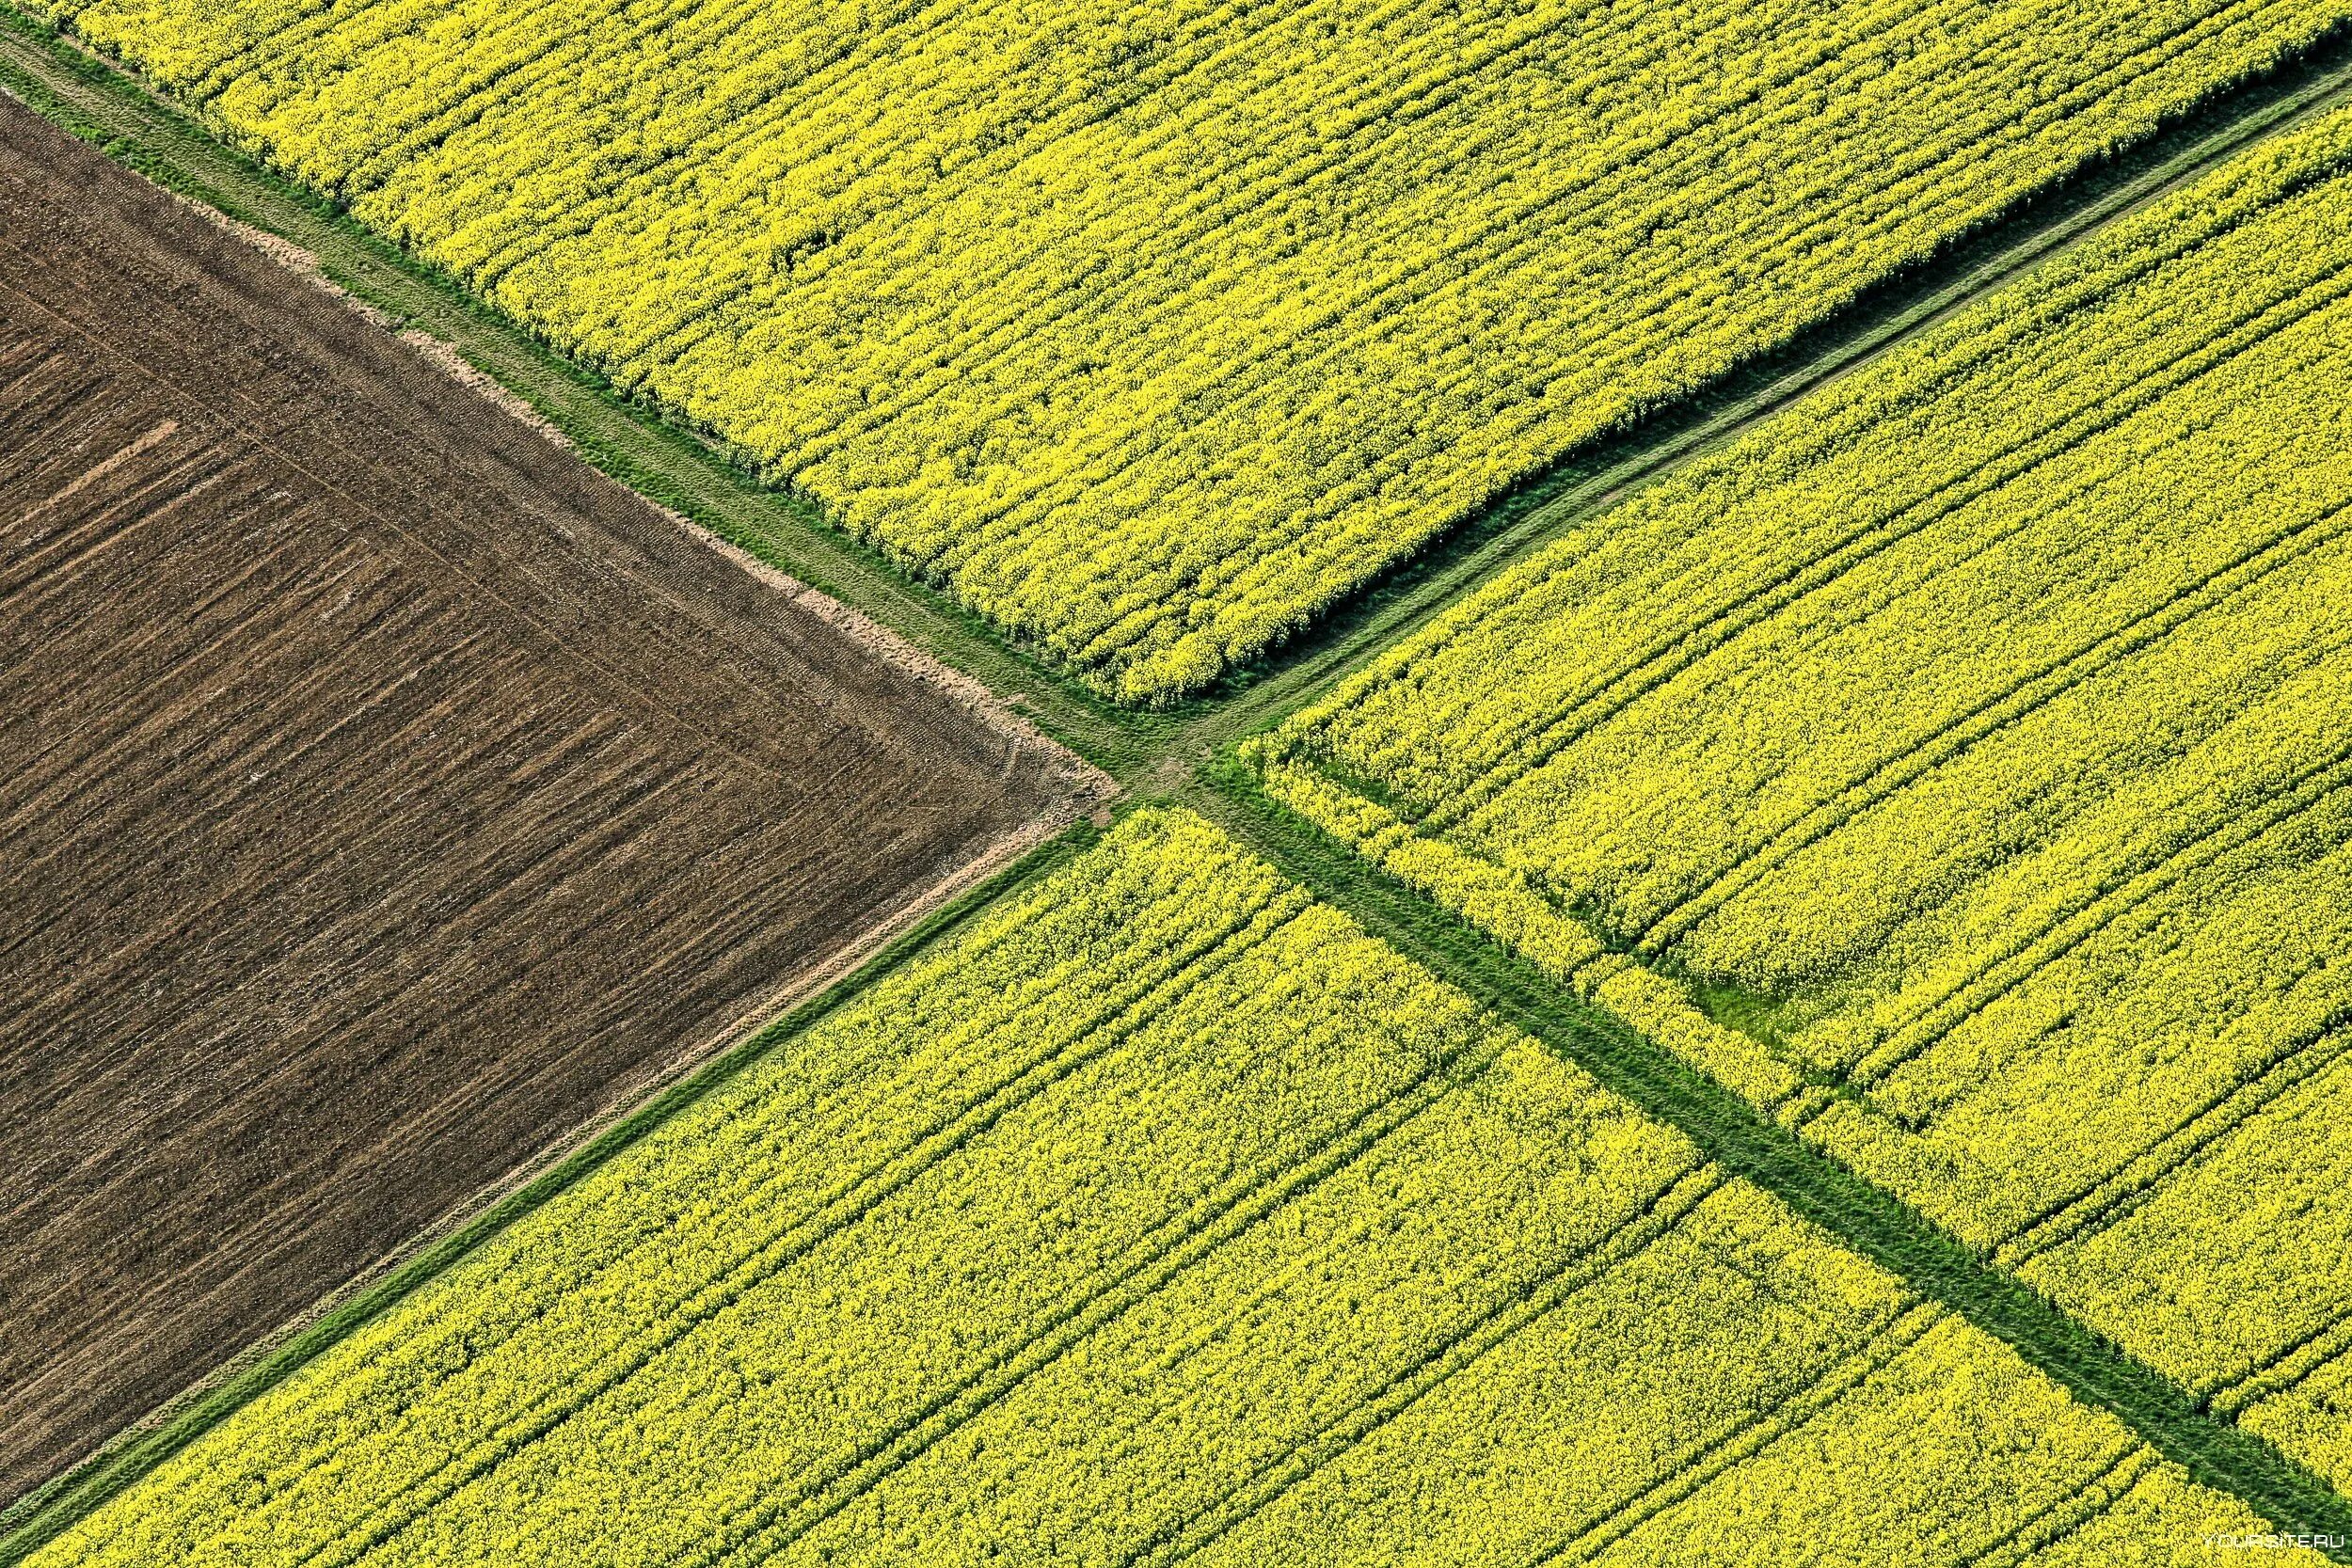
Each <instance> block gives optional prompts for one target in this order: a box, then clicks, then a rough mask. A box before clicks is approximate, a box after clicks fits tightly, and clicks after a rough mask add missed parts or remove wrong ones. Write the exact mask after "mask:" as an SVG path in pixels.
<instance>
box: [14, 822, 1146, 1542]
mask: <svg viewBox="0 0 2352 1568" xmlns="http://www.w3.org/2000/svg"><path fill="white" fill-rule="evenodd" d="M1101 837H1102V830H1101V829H1100V828H1098V827H1097V826H1095V825H1094V824H1093V823H1091V822H1089V821H1083V820H1082V821H1080V822H1078V823H1076V824H1074V825H1073V826H1072V827H1070V828H1068V829H1066V830H1065V831H1063V832H1061V833H1060V834H1058V835H1057V836H1056V837H1055V838H1053V839H1050V840H1048V841H1047V842H1045V843H1044V844H1041V845H1040V846H1038V847H1036V848H1035V849H1032V850H1030V851H1029V852H1028V853H1027V854H1026V855H1024V856H1023V857H1022V858H1021V859H1020V860H1018V861H1016V862H1014V863H1012V864H1011V865H1009V866H1007V867H1005V868H1004V869H1003V870H1002V871H999V872H998V873H996V875H994V876H993V877H991V878H989V879H986V880H984V881H982V882H980V883H978V884H977V885H975V886H973V887H971V888H968V889H966V890H965V891H964V892H963V893H962V894H961V895H958V896H957V897H955V898H954V899H951V900H950V901H948V902H947V903H946V904H944V905H942V906H941V907H940V908H939V909H937V910H934V911H931V913H930V914H929V915H928V916H926V917H924V918H923V919H922V920H920V921H917V922H916V923H915V924H914V926H912V927H908V928H907V929H906V930H905V931H903V932H901V933H900V934H899V935H898V937H896V938H895V939H893V940H892V941H890V942H887V943H885V944H884V945H883V946H882V947H881V948H880V949H878V950H877V951H876V952H875V953H874V954H873V955H872V956H871V957H870V958H867V959H866V961H865V962H864V963H862V964H860V965H858V966H857V968H856V969H855V970H853V971H852V972H851V973H850V974H847V975H845V976H843V977H842V978H841V979H839V980H837V981H835V982H834V984H833V985H831V986H829V987H827V988H826V989H825V990H821V991H819V992H818V994H817V995H815V996H812V997H810V998H809V999H808V1000H806V1001H804V1002H803V1003H801V1004H800V1005H799V1006H796V1007H793V1008H792V1009H791V1010H790V1011H788V1012H787V1013H786V1014H785V1015H784V1016H783V1017H781V1018H779V1019H777V1020H775V1021H774V1022H771V1023H769V1024H767V1025H765V1026H764V1027H762V1028H760V1029H758V1030H756V1031H755V1032H754V1033H753V1034H752V1035H751V1036H750V1037H748V1038H746V1039H744V1040H742V1041H740V1042H739V1043H738V1044H736V1045H734V1046H732V1047H730V1048H729V1049H727V1050H725V1051H723V1052H721V1053H718V1054H717V1055H715V1056H712V1057H710V1058H708V1059H707V1060H706V1061H704V1062H703V1063H702V1064H701V1065H699V1066H697V1067H695V1068H694V1069H691V1070H690V1071H688V1072H686V1073H685V1074H683V1075H681V1076H679V1077H677V1078H675V1079H673V1080H672V1081H671V1082H669V1083H668V1084H666V1085H662V1086H661V1087H660V1089H658V1090H657V1091H655V1092H654V1093H653V1094H652V1095H651V1096H650V1097H648V1098H647V1099H646V1100H644V1101H643V1102H641V1103H640V1104H639V1105H637V1106H636V1107H635V1108H634V1109H633V1110H631V1111H630V1112H629V1113H628V1115H626V1116H624V1117H621V1118H620V1119H619V1120H617V1121H614V1122H612V1123H610V1124H609V1125H607V1126H605V1127H603V1128H602V1129H600V1130H598V1131H597V1132H596V1133H595V1134H594V1135H593V1136H591V1137H589V1138H588V1139H587V1140H586V1141H585V1142H583V1143H581V1144H580V1145H579V1146H578V1147H577V1148H573V1149H572V1150H571V1151H570V1152H569V1153H567V1154H565V1155H564V1156H563V1157H562V1158H561V1159H559V1160H557V1161H556V1162H555V1163H554V1164H550V1165H549V1166H548V1167H547V1168H546V1169H545V1170H543V1171H541V1172H539V1173H538V1174H537V1175H535V1176H533V1177H532V1178H531V1179H530V1180H527V1181H525V1182H523V1183H522V1184H521V1185H519V1186H517V1187H516V1188H515V1189H514V1190H513V1191H512V1192H510V1193H508V1194H506V1195H505V1196H502V1197H501V1198H499V1199H498V1200H497V1201H495V1202H493V1203H491V1204H490V1205H489V1206H488V1207H487V1208H485V1209H484V1210H482V1211H481V1212H479V1213H476V1214H474V1215H473V1216H471V1217H470V1218H469V1219H468V1220H467V1221H466V1222H465V1223H464V1224H463V1225H462V1226H460V1227H458V1228H457V1229H455V1230H453V1231H451V1232H449V1233H448V1234H446V1235H444V1236H441V1237H439V1238H437V1239H436V1240H434V1241H433V1242H431V1243H427V1244H426V1245H423V1246H421V1247H419V1248H418V1249H417V1250H416V1251H414V1252H413V1253H412V1254H410V1255H409V1256H408V1257H407V1258H406V1259H404V1260H403V1261H402V1262H401V1263H400V1264H399V1265H398V1266H397V1267H395V1268H393V1269H392V1270H391V1271H390V1272H389V1273H388V1274H385V1275H381V1276H380V1277H378V1278H377V1279H375V1280H373V1281H372V1282H371V1283H369V1284H368V1285H366V1286H365V1287H363V1288H362V1289H360V1290H359V1291H356V1292H354V1293H353V1294H352V1295H350V1296H349V1297H348V1298H346V1299H345V1300H343V1301H341V1302H339V1303H337V1304H336V1305H334V1306H333V1307H329V1308H328V1309H327V1310H326V1311H325V1312H323V1313H321V1314H320V1315H319V1316H317V1317H316V1318H313V1319H312V1320H310V1322H309V1323H304V1324H303V1325H302V1326H301V1327H300V1328H299V1329H297V1330H296V1331H294V1333H292V1334H290V1335H288V1336H286V1337H285V1338H282V1339H279V1340H278V1341H276V1342H274V1343H271V1344H268V1345H265V1346H263V1347H262V1348H261V1349H260V1350H259V1352H258V1353H254V1354H247V1355H246V1356H244V1357H241V1358H239V1359H238V1360H237V1361H234V1362H231V1363H230V1365H229V1367H227V1368H225V1369H223V1370H221V1371H220V1372H217V1373H215V1375H214V1376H213V1377H212V1378H210V1379H208V1380H206V1381H205V1382H203V1383H200V1384H199V1385H198V1386H195V1387H194V1388H191V1389H190V1390H188V1392H186V1393H185V1394H183V1395H182V1396H181V1397H180V1398H179V1399H177V1400H175V1401H173V1402H172V1403H170V1404H169V1405H167V1406H166V1407H165V1408H164V1409H163V1410H162V1411H161V1412H159V1413H158V1414H157V1417H156V1418H154V1419H152V1420H151V1421H150V1422H148V1423H146V1424H143V1425H140V1426H137V1427H134V1428H132V1429H131V1430H129V1431H128V1432H125V1433H121V1434H120V1435H119V1436H117V1437H116V1438H115V1440H114V1441H113V1442H112V1443H110V1444H108V1445H107V1446H106V1447H105V1448H103V1449H100V1450H99V1451H98V1452H97V1453H95V1454H93V1455H91V1456H90V1457H89V1458H88V1459H87V1460H84V1461H83V1462H82V1463H81V1464H80V1465H75V1466H74V1467H73V1468H72V1469H70V1470H68V1471H66V1472H64V1473H63V1474H61V1475H59V1476H57V1477H56V1479H54V1480H52V1481H49V1482H48V1483H47V1484H45V1485H43V1486H40V1487H39V1488H37V1489H35V1490H34V1491H31V1492H28V1493H26V1494H25V1495H24V1497H20V1498H18V1499H17V1500H16V1501H15V1502H13V1503H11V1504H10V1505H9V1506H8V1507H7V1508H6V1509H0V1568H15V1565H16V1564H18V1563H20V1562H22V1561H24V1560H25V1559H26V1558H27V1557H29V1556H31V1555H32V1554H33V1553H34V1552H36V1551H38V1550H40V1547H41V1546H42V1545H44V1544H47V1543H48V1542H50V1541H52V1540H54V1539H56V1536H57V1535H59V1534H60V1533H62V1532H63V1531H65V1530H67V1529H70V1528H72V1527H73V1526H74V1525H75V1524H76V1523H78V1522H79V1521H81V1520H82V1519H84V1518H86V1517H87V1516H88V1515H89V1514H90V1513H92V1512H93V1511H94V1510H96V1509H97V1508H98V1507H99V1506H100V1505H102V1504H103V1503H104V1502H106V1501H107V1500H108V1499H109V1498H111V1497H115V1496H116V1495H117V1494H119V1493H120V1492H122V1491H124V1490H126V1489H127V1488H129V1487H131V1486H133V1485H135V1483H136V1482H137V1481H139V1480H140V1479H141V1478H142V1477H144V1476H146V1475H147V1474H148V1473H149V1472H150V1471H151V1470H152V1469H154V1468H155V1466H156V1465H160V1464H162V1463H163V1462H164V1461H165V1460H167V1459H168V1458H170V1457H171V1456H172V1455H173V1454H175V1453H178V1452H179V1451H180V1450H181V1449H184V1448H186V1447H187V1446H188V1445H189V1444H190V1443H193V1442H195V1441H196V1440H197V1439H198V1438H199V1437H201V1436H203V1435H204V1433H207V1432H210V1431H211V1430H212V1429H213V1428H214V1427H215V1426H216V1425H218V1424H219V1423H220V1421H221V1420H222V1419H223V1418H226V1417H227V1416H229V1415H230V1413H231V1412H233V1411H235V1410H236V1409H237V1408H238V1407H239V1406H241V1405H243V1404H245V1403H246V1402H247V1401H249V1400H252V1399H255V1398H257V1397H259V1396H260V1395H262V1394H263V1393H265V1392H267V1391H268V1390H269V1389H271V1388H272V1387H275V1386H277V1385H278V1384H279V1383H281V1382H283V1381H284V1380H285V1379H286V1378H287V1377H289V1376H291V1375H293V1374H294V1372H295V1371H296V1370H299V1369H300V1368H301V1367H302V1366H303V1365H304V1364H306V1363H307V1362H309V1361H310V1359H311V1358H312V1357H314V1356H316V1355H318V1354H320V1353H321V1352H323V1351H325V1350H326V1349H327V1348H328V1347H329V1346H331V1345H333V1344H334V1343H335V1342H336V1341H337V1340H339V1339H341V1338H342V1337H343V1336H344V1335H346V1334H349V1333H351V1332H352V1331H353V1330H355V1329H357V1328H358V1327H359V1326H360V1325H362V1324H363V1323H368V1322H369V1321H370V1320H372V1319H373V1318H375V1317H376V1316H378V1315H379V1314H381V1313H383V1312H384V1311H386V1310H388V1309H389V1308H390V1307H392V1306H394V1305H395V1304H396V1303H398V1302H400V1301H401V1300H402V1299H404V1298H405V1297H406V1296H408V1295H409V1294H410V1293H412V1292H413V1291H416V1290H417V1289H419V1288H420V1287H421V1286H422V1285H424V1284H425V1283H426V1282H428V1281H429V1280H431V1279H432V1278H433V1277H434V1276H435V1275H437V1274H439V1273H440V1272H441V1271H442V1270H444V1269H447V1268H449V1267H450V1266H451V1265H452V1264H453V1263H455V1262H457V1261H458V1260H459V1259H462V1258H464V1257H465V1256H466V1255H467V1254H468V1253H469V1252H471V1251H473V1250H474V1248H476V1247H477V1246H480V1245H481V1244H482V1243H483V1242H485V1240H487V1239H488V1238H489V1237H491V1236H492V1235H494V1234H496V1233H497V1232H498V1231H499V1230H501V1229H502V1228H503V1227H506V1226H508V1225H511V1224H512V1223H514V1222H515V1221H516V1220H518V1219H520V1218H522V1217H523V1216H524V1215H525V1214H528V1213H530V1212H532V1210H534V1209H537V1208H539V1207H540V1206H541V1205H542V1204H545V1203H547V1202H548V1201H549V1200H550V1199H552V1198H554V1197H555V1196H558V1195H559V1194H561V1193H563V1192H564V1191H565V1190H566V1189H568V1188H570V1187H571V1186H572V1185H573V1184H574V1183H576V1182H578V1181H579V1180H580V1179H581V1178H582V1177H584V1176H586V1175H588V1174H589V1173H590V1172H591V1171H594V1170H595V1169H596V1167H597V1166H599V1165H601V1164H604V1163H605V1162H606V1161H608V1160H610V1159H612V1157H613V1156H614V1155H615V1154H617V1153H619V1152H620V1151H621V1150H622V1149H624V1148H628V1146H629V1145H630V1144H632V1143H635V1142H636V1141H637V1139H638V1138H640V1137H642V1136H643V1135H644V1133H645V1132H649V1131H650V1130H651V1129H653V1128H654V1127H655V1126H657V1125H659V1124H660V1122H662V1121H664V1120H666V1119H667V1118H668V1117H671V1116H673V1115H675V1114H676V1113H677V1112H679V1111H682V1110H684V1109H685V1108H686V1107H687V1106H689V1105H691V1104H692V1103H693V1102H694V1101H697V1100H699V1099H701V1098H702V1097H703V1096H704V1095H706V1094H707V1093H709V1092H710V1091H711V1090H712V1089H713V1088H715V1087H717V1086H718V1085H721V1084H723V1083H725V1082H726V1081H727V1080H728V1079H730V1078H732V1077H734V1076H735V1075H736V1074H737V1073H739V1072H740V1071H742V1070H743V1069H744V1068H746V1067H748V1066H749V1065H751V1064H752V1063H753V1062H755V1061H756V1060H757V1059H758V1058H760V1057H761V1056H763V1055H765V1054H767V1053H769V1052H771V1051H773V1050H775V1049H776V1048H777V1047H778V1046H780V1045H782V1044H784V1043H785V1042H787V1041H788V1040H790V1039H791V1038H793V1037H795V1036H797V1035H800V1034H802V1033H803V1032H804V1031H806V1030H808V1029H809V1028H811V1027H812V1026H814V1025H815V1024H816V1023H818V1022H819V1021H820V1020H822V1019H823V1018H825V1017H826V1016H827V1015H828V1014H830V1013H832V1012H834V1010H836V1009H837V1008H839V1007H841V1006H843V1005H844V1004H846V1003H848V1002H849V1001H850V1000H851V999H852V998H854V997H856V996H857V995H858V994H859V993H860V992H862V991H864V990H866V989H867V988H868V987H870V986H872V985H873V984H875V983H876V982H877V981H878V980H880V979H881V978H882V976H883V975H885V974H889V973H890V972H891V971H892V970H894V969H896V968H897V967H898V965H899V964H901V963H904V962H905V961H907V960H908V959H910V958H914V956H915V955H916V954H918V953H920V952H922V951H923V950H924V949H926V948H928V947H930V945H931V944H932V943H934V942H938V941H939V940H940V939H941V938H943V937H945V936H946V935H947V934H948V933H950V932H952V931H953V930H955V929H956V928H957V927H960V926H961V925H962V924H963V923H964V922H966V921H967V920H969V919H971V918H972V917H973V916H974V915H976V914H977V913H979V912H980V911H983V910H985V909H987V908H989V907H990V906H992V905H993V904H995V903H996V902H997V901H998V900H999V899H1002V898H1007V897H1009V896H1012V895H1015V894H1017V893H1018V892H1019V891H1020V890H1021V889H1023V888H1025V887H1026V886H1028V885H1030V884H1031V883H1033V882H1035V881H1037V880H1038V879H1041V878H1043V877H1046V876H1050V875H1051V874H1052V873H1053V872H1055V871H1056V870H1058V869H1059V868H1060V867H1062V866H1063V865H1066V864H1067V863H1070V862H1071V861H1072V860H1073V859H1074V858H1076V857H1077V856H1078V855H1079V854H1081V853H1083V852H1084V851H1085V850H1087V849H1088V848H1089V847H1092V846H1093V845H1094V844H1095V843H1096V842H1097V841H1098V840H1099V839H1100V838H1101Z"/></svg>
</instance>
